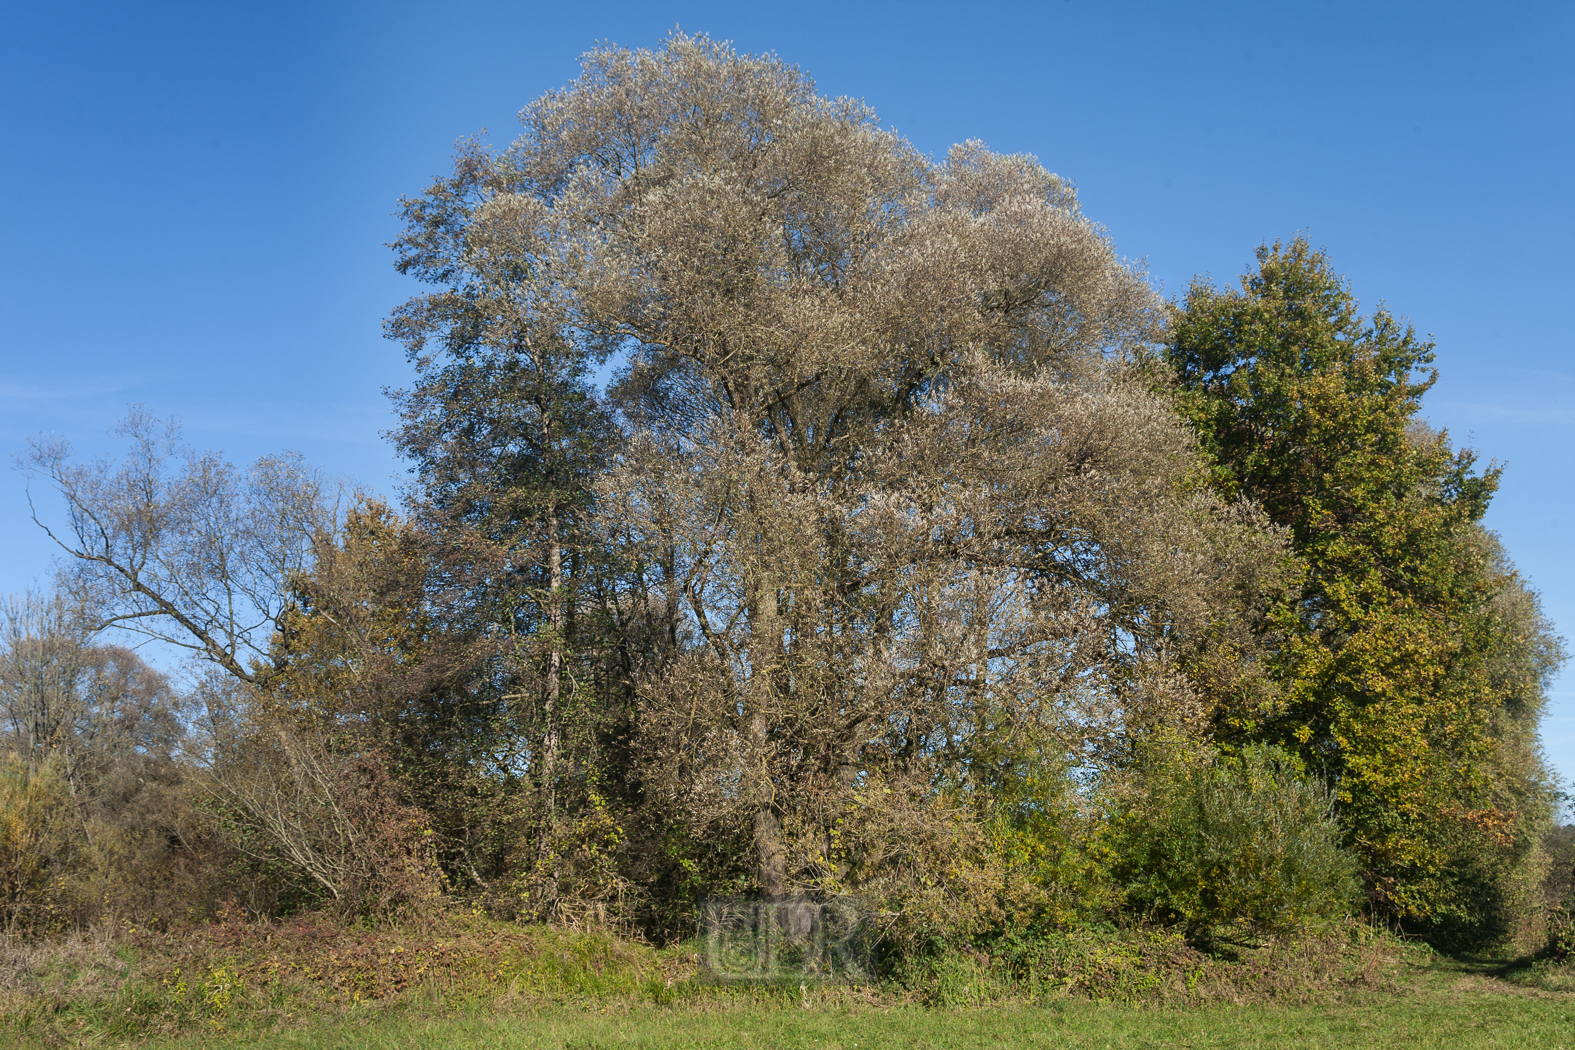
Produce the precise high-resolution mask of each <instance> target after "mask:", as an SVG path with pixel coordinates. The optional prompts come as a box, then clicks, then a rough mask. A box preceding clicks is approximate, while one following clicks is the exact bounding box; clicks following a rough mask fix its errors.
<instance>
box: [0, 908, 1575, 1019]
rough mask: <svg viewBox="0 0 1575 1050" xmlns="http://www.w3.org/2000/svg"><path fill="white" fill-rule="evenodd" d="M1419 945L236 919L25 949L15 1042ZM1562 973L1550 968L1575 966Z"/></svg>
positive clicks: (1087, 990)
mask: <svg viewBox="0 0 1575 1050" xmlns="http://www.w3.org/2000/svg"><path fill="white" fill-rule="evenodd" d="M1418 950H1420V951H1425V949H1413V948H1409V947H1407V946H1406V945H1404V944H1403V943H1402V942H1400V941H1398V940H1397V939H1395V938H1393V937H1391V936H1389V935H1387V934H1383V933H1381V932H1376V931H1374V930H1373V929H1371V928H1369V927H1366V926H1363V925H1359V924H1355V923H1352V924H1350V925H1348V926H1345V927H1343V928H1340V929H1338V930H1337V931H1335V932H1331V933H1328V934H1324V935H1321V936H1318V937H1310V938H1302V939H1299V940H1291V939H1286V940H1265V941H1262V942H1257V943H1252V944H1238V945H1219V946H1216V948H1215V949H1214V950H1213V951H1212V952H1204V951H1201V950H1199V949H1198V948H1195V947H1190V946H1188V944H1187V943H1186V942H1185V940H1184V939H1183V938H1182V937H1181V936H1180V935H1179V934H1176V933H1173V932H1168V931H1164V930H1158V929H1148V930H1143V929H1138V930H1122V929H1116V928H1110V927H1083V928H1076V929H1071V930H1064V931H1053V932H1049V933H1043V934H1037V935H1034V936H1026V935H1019V936H1017V937H1005V938H1000V939H998V940H997V941H995V942H994V943H992V944H990V945H989V946H988V949H987V950H982V949H979V948H968V949H962V950H959V949H956V948H938V949H937V950H935V951H932V952H931V953H929V954H928V955H927V956H923V957H919V958H916V959H912V960H909V961H907V962H905V963H902V964H899V965H894V966H891V967H889V968H888V970H889V972H888V974H887V975H886V978H885V979H884V980H883V981H882V982H881V983H879V984H873V985H848V984H822V985H815V984H807V985H800V986H791V985H788V986H775V987H768V986H751V985H723V984H718V983H715V982H710V981H708V980H707V979H706V978H705V976H704V974H702V973H701V972H700V969H699V966H698V956H697V954H696V952H695V950H694V945H692V944H690V945H678V946H674V947H670V948H664V949H657V948H653V947H651V946H650V945H647V944H642V943H638V942H635V941H630V940H627V939H620V938H618V937H615V936H612V935H610V934H605V933H594V932H592V933H571V932H566V931H561V930H555V929H551V928H547V927H541V926H522V925H515V924H510V923H500V922H495V921H492V920H489V919H486V918H484V917H481V916H474V915H461V916H450V917H447V918H445V919H444V920H442V921H439V922H432V923H428V924H424V925H412V926H408V927H403V928H399V927H381V928H370V927H361V926H355V925H346V924H344V923H340V922H336V921H334V920H332V919H330V918H327V917H314V916H302V917H298V918H295V919H291V920H288V921H283V922H272V923H256V922H246V921H242V920H241V919H240V918H239V917H238V916H229V917H227V918H225V919H224V920H223V921H220V922H217V923H211V924H203V925H193V926H188V927H184V928H178V929H172V930H169V931H164V932H160V931H151V930H142V929H121V930H117V931H113V932H111V931H105V930H99V931H93V932H89V933H84V934H78V935H75V936H71V937H66V938H63V939H59V940H55V941H52V942H48V943H35V944H21V943H16V944H7V945H6V946H5V947H4V950H3V954H0V1041H4V1040H5V1039H6V1037H7V1034H8V1033H9V1035H10V1036H11V1037H21V1038H22V1039H24V1040H26V1041H27V1042H29V1043H33V1044H35V1045H43V1046H57V1045H68V1044H69V1045H89V1046H91V1045H99V1044H104V1043H126V1042H133V1043H134V1042H143V1041H155V1040H160V1039H163V1038H169V1037H175V1036H179V1035H182V1034H185V1035H195V1034H197V1033H199V1032H203V1031H207V1032H210V1033H215V1034H216V1033H220V1032H227V1033H245V1032H252V1033H260V1032H267V1031H280V1030H286V1029H294V1028H298V1027H301V1026H305V1025H309V1024H312V1023H318V1022H320V1021H322V1020H323V1019H324V1018H328V1017H333V1016H342V1017H352V1016H362V1017H365V1016H373V1015H394V1014H409V1015H410V1016H411V1017H412V1018H416V1017H441V1016H448V1015H451V1014H454V1013H455V1012H457V1011H459V1012H463V1011H469V1010H474V1009H489V1010H499V1011H503V1012H509V1011H518V1010H536V1009H540V1008H546V1007H555V1008H569V1009H576V1008H581V1009H592V1010H612V1011H615V1012H628V1011H631V1010H636V1009H640V1008H649V1007H658V1008H660V1007H683V1008H685V1009H687V1010H702V1011H706V1010H712V1009H725V1010H731V1009H736V1008H738V1007H749V1006H761V1007H766V1008H772V1009H776V1008H785V1007H806V1008H829V1009H835V1008H846V1007H854V1006H872V1007H889V1006H897V1005H912V1006H937V1007H967V1006H982V1005H1033V1004H1046V1003H1050V1002H1052V1001H1066V1000H1068V999H1069V998H1077V999H1085V1000H1094V1001H1099V1002H1111V1003H1120V1004H1127V1005H1163V1004H1173V1005H1194V1004H1219V1003H1226V1004H1245V1003H1269V1002H1284V1003H1348V1002H1354V1001H1357V1000H1360V999H1362V998H1363V997H1366V998H1369V999H1371V998H1373V997H1375V996H1379V995H1388V994H1393V993H1396V992H1400V991H1403V989H1401V986H1400V983H1399V978H1398V976H1397V974H1398V971H1399V970H1400V969H1401V968H1402V967H1403V966H1404V964H1405V959H1406V956H1407V953H1408V952H1415V951H1418ZM1559 967H1564V968H1565V969H1564V970H1558V969H1557V968H1559ZM1544 970H1545V971H1546V972H1542V973H1541V977H1540V978H1539V979H1540V980H1543V981H1548V980H1552V979H1554V978H1555V977H1556V976H1557V974H1558V973H1561V972H1562V973H1565V974H1566V977H1564V978H1559V979H1568V978H1567V974H1568V968H1567V964H1566V963H1564V962H1561V961H1556V960H1550V961H1548V964H1547V966H1546V967H1545V968H1544Z"/></svg>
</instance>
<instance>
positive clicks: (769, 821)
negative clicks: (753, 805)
mask: <svg viewBox="0 0 1575 1050" xmlns="http://www.w3.org/2000/svg"><path fill="white" fill-rule="evenodd" d="M755 855H756V874H757V875H758V877H759V879H760V892H761V893H762V894H764V895H765V896H767V897H784V896H786V895H787V891H788V880H787V844H786V843H785V842H784V841H783V839H782V822H781V821H780V820H778V819H777V814H776V811H775V810H774V809H772V808H771V807H770V806H762V807H761V808H760V809H758V810H756V811H755Z"/></svg>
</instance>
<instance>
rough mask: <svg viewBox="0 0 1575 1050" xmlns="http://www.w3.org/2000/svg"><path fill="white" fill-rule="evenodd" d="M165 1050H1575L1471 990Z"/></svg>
mask: <svg viewBox="0 0 1575 1050" xmlns="http://www.w3.org/2000/svg"><path fill="white" fill-rule="evenodd" d="M158 1045H160V1046H169V1047H191V1048H195V1047H211V1048H214V1050H221V1048H227V1047H257V1048H262V1047H280V1048H284V1047H290V1048H301V1050H305V1048H314V1050H316V1048H322V1050H329V1048H334V1050H339V1048H343V1050H350V1048H357V1050H362V1048H364V1050H374V1048H375V1050H382V1048H388V1050H393V1048H395V1047H399V1048H404V1047H412V1048H414V1047H433V1048H448V1047H452V1048H455V1050H459V1048H465V1050H469V1048H475V1050H481V1048H489V1050H490V1048H494V1047H497V1048H515V1047H517V1048H520V1050H525V1048H532V1050H534V1048H538V1047H540V1048H546V1047H555V1048H556V1047H564V1048H570V1047H573V1048H579V1050H592V1048H601V1047H609V1048H611V1047H629V1048H642V1050H644V1048H650V1050H655V1048H658V1047H661V1048H667V1047H673V1048H696V1050H699V1048H719V1050H720V1048H733V1047H737V1048H748V1050H754V1048H760V1050H766V1048H778V1047H781V1048H787V1047H804V1048H814V1050H876V1048H881V1047H936V1048H943V1047H944V1048H952V1047H955V1048H958V1050H962V1048H974V1047H980V1048H983V1047H1044V1048H1051V1047H1056V1048H1060V1047H1065V1048H1079V1050H1081V1048H1085V1047H1087V1048H1094V1047H1286V1048H1300V1047H1307V1048H1312V1047H1345V1046H1352V1047H1391V1046H1393V1047H1416V1048H1424V1047H1426V1048H1431V1047H1439V1048H1444V1047H1450V1048H1455V1047H1495V1048H1497V1047H1502V1048H1505V1050H1510V1048H1549V1050H1552V1048H1559V1047H1568V1048H1570V1050H1575V997H1572V996H1564V995H1561V996H1547V997H1540V996H1527V995H1514V994H1503V993H1496V992H1492V991H1477V992H1474V993H1469V994H1460V995H1456V996H1449V997H1442V998H1435V997H1432V996H1429V997H1426V998H1423V999H1414V1000H1413V999H1398V1000H1395V1001H1392V1002H1387V1003H1382V1004H1374V1005H1367V1006H1334V1007H1328V1006H1324V1007H1277V1006H1244V1007H1203V1008H1191V1009H1176V1008H1157V1009H1140V1008H1132V1007H1120V1006H1107V1005H1100V1004H1095V1003H1086V1002H1078V1001H1068V1002H1066V1003H1064V1004H1055V1005H1051V1006H1048V1007H1037V1008H1004V1009H979V1008H974V1009H968V1010H935V1009H924V1008H918V1007H894V1008H886V1009H864V1010H861V1009H852V1010H802V1009H799V1010H794V1009H779V1010H766V1009H761V1008H758V1007H757V1008H753V1009H739V1010H712V1011H693V1010H684V1009H665V1008H656V1007H646V1008H640V1009H634V1010H629V1011H616V1012H609V1013H601V1012H599V1011H586V1010H569V1009H562V1008H554V1009H550V1010H546V1011H542V1012H538V1013H523V1014H508V1015H498V1014H495V1013H491V1012H488V1011H484V1010H474V1011H466V1012H462V1013H459V1014H456V1015H453V1016H449V1017H443V1018H423V1017H419V1016H408V1015H406V1016H397V1015H396V1016H375V1015H365V1016H362V1017H353V1016H352V1017H348V1018H343V1019H339V1020H337V1021H335V1022H334V1023H332V1024H325V1025H320V1026H312V1027H308V1028H303V1029H300V1030H294V1031H285V1032H279V1033H273V1034H262V1035H254V1036H248V1037H235V1038H230V1037H226V1036H224V1035H222V1034H221V1033H218V1032H213V1033H207V1034H204V1035H201V1036H192V1037H188V1038H185V1039H182V1040H179V1041H170V1042H161V1043H159V1044H158Z"/></svg>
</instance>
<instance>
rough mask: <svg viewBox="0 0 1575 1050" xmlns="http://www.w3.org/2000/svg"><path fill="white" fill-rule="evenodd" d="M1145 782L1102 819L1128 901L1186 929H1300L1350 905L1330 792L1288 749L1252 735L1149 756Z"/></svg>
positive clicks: (1347, 869) (1351, 879)
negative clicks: (1218, 749)
mask: <svg viewBox="0 0 1575 1050" xmlns="http://www.w3.org/2000/svg"><path fill="white" fill-rule="evenodd" d="M1148 774H1149V775H1148V780H1149V786H1148V791H1147V792H1146V793H1145V797H1144V798H1143V799H1142V801H1140V802H1136V803H1133V804H1131V805H1129V806H1127V807H1126V808H1125V809H1124V811H1123V812H1122V813H1121V814H1120V815H1119V816H1118V818H1117V819H1116V821H1115V822H1114V824H1113V830H1112V835H1113V843H1112V845H1113V849H1114V852H1115V855H1116V859H1115V870H1116V873H1117V877H1118V878H1119V879H1120V880H1121V882H1122V884H1123V885H1124V886H1125V888H1126V895H1127V902H1128V905H1129V907H1131V908H1133V909H1135V910H1136V911H1137V912H1138V913H1140V914H1141V915H1143V916H1145V917H1148V918H1152V919H1155V920H1158V921H1161V922H1164V923H1167V924H1174V925H1179V926H1181V927H1183V928H1184V930H1185V932H1186V934H1187V936H1188V938H1189V939H1191V940H1194V941H1196V940H1200V939H1201V940H1206V939H1209V938H1210V937H1212V936H1214V935H1215V934H1217V933H1219V932H1222V931H1227V930H1230V929H1240V930H1244V931H1249V932H1259V933H1282V932H1290V931H1295V930H1304V929H1311V928H1316V927H1319V926H1322V925H1324V924H1326V923H1327V922H1328V921H1329V920H1331V919H1333V918H1335V917H1336V916H1339V915H1343V914H1346V913H1348V912H1349V910H1350V907H1351V904H1352V902H1353V900H1354V899H1355V896H1356V891H1357V885H1356V878H1355V875H1356V865H1355V862H1354V861H1353V859H1352V858H1351V857H1350V856H1349V855H1348V854H1346V853H1345V852H1344V851H1343V850H1342V849H1341V848H1340V829H1339V827H1338V825H1337V824H1336V823H1335V819H1334V815H1333V802H1334V799H1333V795H1332V793H1331V792H1330V791H1329V790H1328V789H1327V788H1325V787H1324V786H1323V785H1322V784H1319V783H1317V782H1315V781H1313V780H1310V779H1308V778H1307V777H1306V776H1304V775H1303V774H1302V772H1301V770H1300V769H1299V767H1298V765H1297V763H1296V761H1295V759H1294V758H1292V757H1291V756H1289V755H1287V754H1285V753H1284V752H1282V751H1279V750H1278V749H1275V748H1268V747H1252V748H1248V749H1246V750H1245V751H1243V752H1241V753H1240V754H1239V755H1237V756H1235V757H1232V758H1228V759H1227V758H1218V759H1215V760H1214V761H1212V762H1196V761H1194V762H1187V761H1178V760H1175V759H1171V760H1169V761H1164V760H1160V761H1156V762H1153V763H1151V766H1150V768H1149V770H1148Z"/></svg>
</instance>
